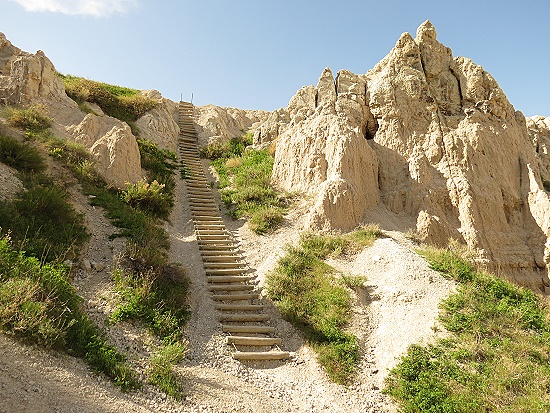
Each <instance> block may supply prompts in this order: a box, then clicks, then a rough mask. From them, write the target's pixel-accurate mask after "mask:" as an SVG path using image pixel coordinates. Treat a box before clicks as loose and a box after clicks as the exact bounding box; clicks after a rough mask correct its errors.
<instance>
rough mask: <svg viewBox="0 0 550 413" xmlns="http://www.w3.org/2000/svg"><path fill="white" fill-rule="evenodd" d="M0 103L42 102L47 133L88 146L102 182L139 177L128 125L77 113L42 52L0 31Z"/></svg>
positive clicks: (122, 181)
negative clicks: (23, 47) (22, 45)
mask: <svg viewBox="0 0 550 413" xmlns="http://www.w3.org/2000/svg"><path fill="white" fill-rule="evenodd" d="M0 103H2V104H4V105H11V106H23V107H24V106H30V105H37V104H40V105H41V106H42V107H44V108H46V110H47V112H48V113H47V114H48V116H50V117H51V118H52V120H53V125H52V132H53V134H54V135H55V136H57V137H59V138H62V139H71V140H75V141H77V142H80V143H82V144H83V145H84V146H85V147H86V148H87V149H89V150H90V151H91V153H92V155H93V158H94V161H95V163H96V166H97V169H98V172H99V174H100V175H101V176H102V177H103V178H104V179H105V180H106V181H107V183H109V184H112V185H115V186H117V187H121V186H123V185H124V184H125V183H126V182H137V181H138V180H139V179H140V178H141V175H142V173H141V162H140V155H139V149H138V146H137V142H136V139H135V137H134V136H133V135H132V132H131V130H130V128H129V127H128V125H127V124H126V123H124V122H121V121H119V120H118V119H115V118H112V117H109V116H106V115H103V114H102V113H101V111H97V110H94V112H95V113H96V114H88V115H86V114H85V113H83V112H82V111H81V110H80V109H79V108H78V105H77V104H76V103H75V102H74V101H73V100H72V99H70V98H69V97H68V96H67V95H66V93H65V86H64V84H63V82H62V80H61V79H60V78H59V77H58V76H57V75H56V72H55V68H54V66H53V64H52V62H51V61H50V60H49V59H48V58H47V57H46V56H45V55H44V53H43V52H41V51H38V52H37V53H36V54H31V53H27V52H23V51H21V50H20V49H18V48H17V47H15V46H13V45H12V44H11V43H10V42H9V41H8V40H7V39H6V37H5V36H4V35H3V34H2V33H0ZM145 130H146V132H149V129H145Z"/></svg>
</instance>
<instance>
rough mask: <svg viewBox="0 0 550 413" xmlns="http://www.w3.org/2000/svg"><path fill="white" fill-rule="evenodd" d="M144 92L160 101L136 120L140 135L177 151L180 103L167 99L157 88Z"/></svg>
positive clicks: (162, 146)
mask: <svg viewBox="0 0 550 413" xmlns="http://www.w3.org/2000/svg"><path fill="white" fill-rule="evenodd" d="M142 94H143V95H144V96H146V97H149V98H151V99H156V100H157V101H158V106H157V107H156V108H154V109H153V110H151V111H149V112H147V113H146V114H145V115H143V116H142V117H141V118H139V119H138V120H137V121H136V127H137V128H138V130H139V137H140V138H142V139H147V140H149V141H151V142H153V143H155V144H157V145H158V146H159V147H161V148H165V149H169V150H171V151H174V152H177V149H178V136H179V132H180V129H179V127H178V123H177V119H178V105H177V104H176V103H175V102H172V101H171V100H169V99H165V98H163V97H162V95H161V94H160V93H159V92H158V91H156V90H152V91H151V90H148V91H143V92H142Z"/></svg>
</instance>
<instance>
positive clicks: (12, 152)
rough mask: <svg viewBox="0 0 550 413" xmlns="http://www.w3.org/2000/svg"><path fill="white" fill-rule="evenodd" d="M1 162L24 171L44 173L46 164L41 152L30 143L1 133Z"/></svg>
mask: <svg viewBox="0 0 550 413" xmlns="http://www.w3.org/2000/svg"><path fill="white" fill-rule="evenodd" d="M0 162H2V163H5V164H6V165H9V166H11V167H12V168H15V169H17V170H18V171H19V172H23V173H42V172H44V171H45V170H46V164H45V162H44V159H43V158H42V155H40V152H39V151H38V150H37V149H36V148H34V147H32V146H31V145H29V144H28V143H20V142H19V141H18V140H17V139H14V138H11V137H8V136H2V135H0Z"/></svg>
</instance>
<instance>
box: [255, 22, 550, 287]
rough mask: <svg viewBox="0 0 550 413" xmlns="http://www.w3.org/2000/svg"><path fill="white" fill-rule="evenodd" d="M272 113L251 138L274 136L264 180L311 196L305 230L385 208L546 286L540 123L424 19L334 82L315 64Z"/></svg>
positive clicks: (426, 233) (547, 211)
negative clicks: (314, 71) (361, 70)
mask: <svg viewBox="0 0 550 413" xmlns="http://www.w3.org/2000/svg"><path fill="white" fill-rule="evenodd" d="M281 113H283V114H284V116H280V118H283V119H282V121H278V122H277V121H275V119H271V118H270V119H269V120H268V122H266V123H264V125H262V126H261V127H260V128H259V129H258V130H259V133H257V141H258V142H259V143H263V144H265V143H266V142H269V141H271V140H275V142H276V153H275V167H274V171H273V182H274V183H275V184H276V185H278V186H279V187H281V188H283V189H285V190H296V189H298V190H301V191H304V192H305V193H308V194H310V195H311V196H313V197H314V207H313V209H312V211H311V213H310V217H309V220H308V225H309V226H310V228H311V229H325V230H326V229H339V230H348V229H350V228H352V227H354V226H356V225H358V224H359V223H361V222H363V221H364V220H365V219H366V218H367V217H369V214H371V212H373V211H374V209H376V211H377V212H380V211H385V214H386V216H388V217H390V219H391V217H392V216H393V217H395V218H396V220H398V219H399V220H403V221H407V220H408V221H409V222H412V223H414V225H415V227H416V230H417V232H418V233H419V235H420V237H421V238H422V239H423V240H425V241H427V242H430V243H435V244H446V243H447V242H448V239H449V238H451V237H453V238H456V239H459V240H461V241H463V242H465V243H466V244H467V245H468V246H469V247H470V248H471V249H472V250H475V251H477V253H478V256H479V260H480V262H481V263H484V264H485V265H487V266H488V267H492V269H496V270H499V271H501V272H502V273H503V274H505V275H507V276H509V277H511V278H514V279H515V280H516V281H518V282H520V283H522V284H526V285H530V286H536V287H538V288H541V289H544V288H545V286H548V285H549V280H548V268H549V267H550V242H549V241H548V239H549V237H550V220H549V215H550V199H549V196H548V193H546V192H545V191H544V189H543V185H542V179H541V174H542V175H543V176H545V174H546V173H547V169H546V171H544V167H543V168H541V165H543V164H544V161H542V160H541V159H543V158H544V156H541V155H540V152H544V150H545V148H546V146H545V145H546V141H545V138H544V136H546V135H544V133H545V132H544V131H545V130H547V129H545V128H546V123H545V122H544V121H542V120H540V119H539V120H537V121H528V123H526V120H525V118H524V116H523V115H522V114H521V113H520V112H516V111H515V110H514V108H513V106H512V105H511V104H510V102H509V101H508V100H507V98H506V96H505V94H504V93H503V91H502V90H501V89H500V87H499V86H498V84H497V82H496V81H495V79H493V78H492V76H491V75H490V74H489V73H487V72H485V71H484V70H483V68H482V67H481V66H479V65H476V64H475V63H473V62H472V61H471V60H469V59H466V58H463V57H457V58H453V56H452V52H451V50H450V49H449V48H447V47H445V46H444V45H442V44H441V43H439V42H438V40H437V36H436V31H435V28H434V27H433V25H432V24H431V23H430V22H429V21H427V22H425V23H423V24H422V25H421V26H420V27H419V29H418V31H417V35H416V38H413V37H412V36H411V35H410V34H408V33H404V34H403V35H402V36H401V37H400V39H399V40H398V41H397V43H396V45H395V47H394V48H393V49H392V50H391V51H390V53H389V54H388V55H387V56H386V57H385V58H384V59H383V60H382V61H380V62H379V63H378V64H377V65H376V66H375V67H374V68H373V69H372V70H369V71H368V72H367V73H366V74H364V75H355V74H353V73H351V72H349V71H340V72H339V73H338V76H337V77H336V80H335V79H334V78H333V76H332V73H331V72H330V71H329V70H328V69H326V70H325V71H324V72H323V74H322V75H321V77H320V79H319V82H318V84H317V86H316V87H313V86H308V87H306V88H302V89H300V91H298V93H297V94H296V96H295V97H293V98H292V99H291V101H290V103H289V106H288V107H287V108H286V109H284V110H282V111H281ZM527 124H529V125H530V126H529V128H530V130H531V137H533V136H534V134H535V133H536V134H537V138H536V142H538V147H539V156H538V158H537V153H536V151H535V150H534V149H533V145H535V147H536V146H537V143H533V142H534V141H532V138H530V136H529V133H528V128H527ZM264 132H265V133H264ZM543 141H544V143H543ZM404 217H405V219H403V218H404ZM402 229H405V228H402Z"/></svg>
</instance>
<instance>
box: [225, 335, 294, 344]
mask: <svg viewBox="0 0 550 413" xmlns="http://www.w3.org/2000/svg"><path fill="white" fill-rule="evenodd" d="M225 342H226V343H227V344H235V345H237V346H275V345H277V346H278V345H281V344H282V342H283V340H281V339H280V338H278V337H243V336H227V337H226V338H225Z"/></svg>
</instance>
